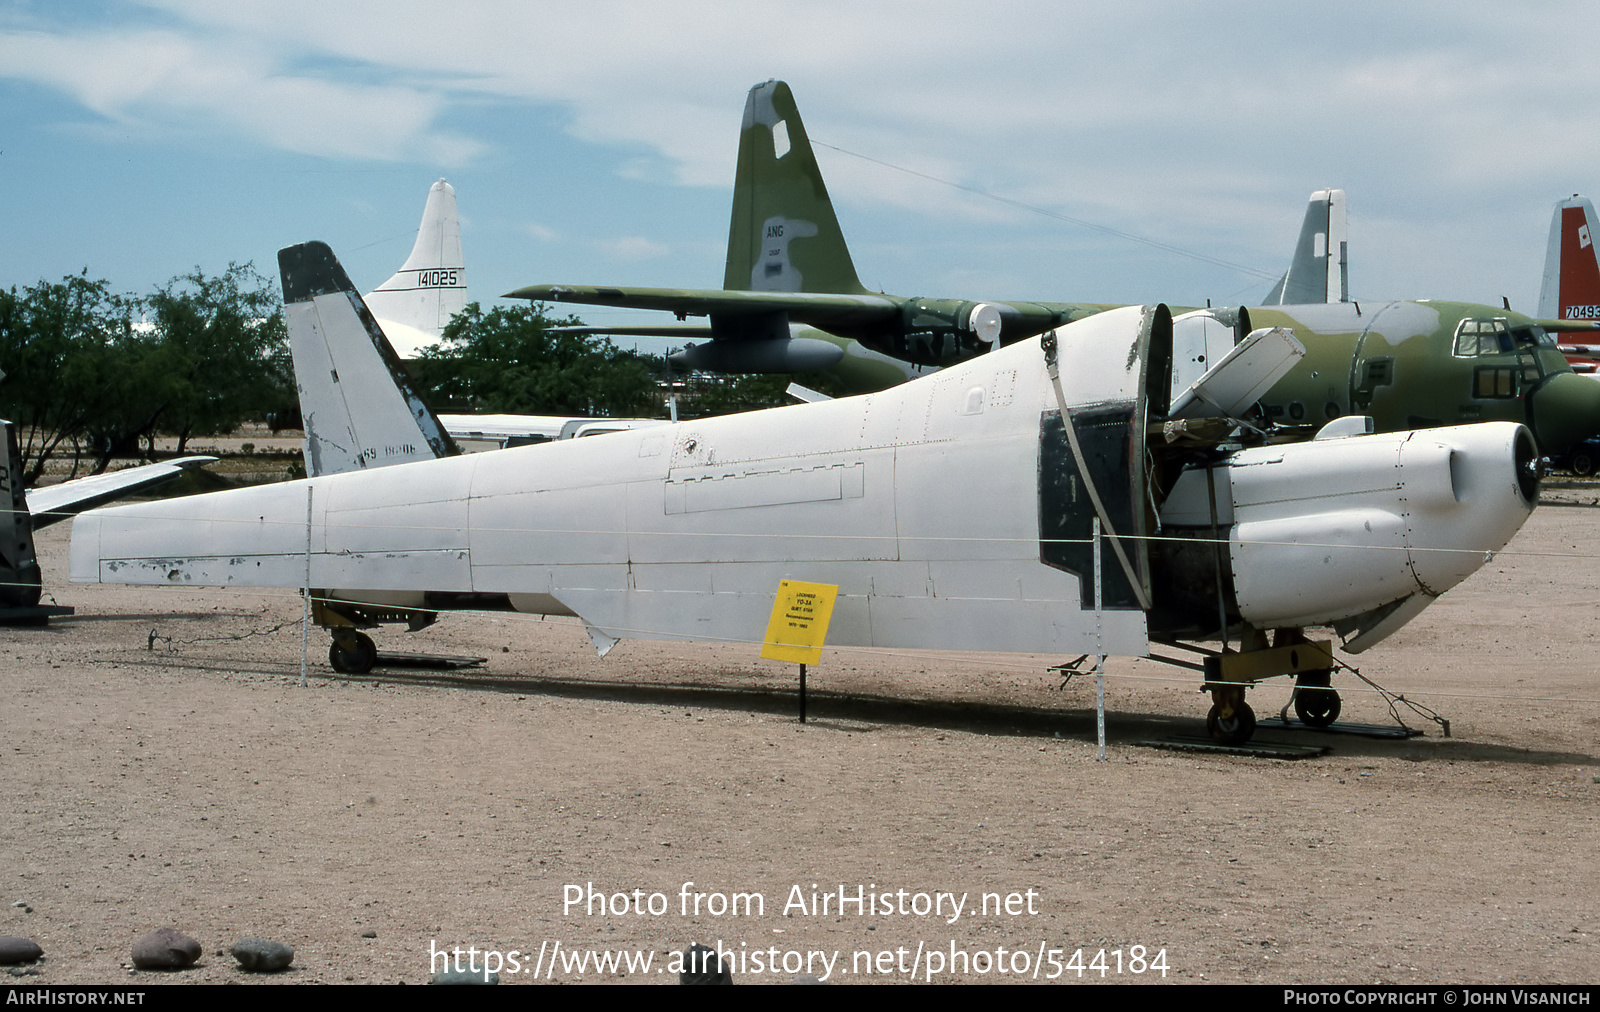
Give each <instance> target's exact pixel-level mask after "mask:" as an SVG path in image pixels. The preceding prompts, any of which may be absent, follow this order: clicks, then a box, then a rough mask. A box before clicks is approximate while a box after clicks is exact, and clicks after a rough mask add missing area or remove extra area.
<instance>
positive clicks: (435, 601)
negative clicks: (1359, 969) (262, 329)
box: [72, 243, 1538, 742]
mask: <svg viewBox="0 0 1600 1012" xmlns="http://www.w3.org/2000/svg"><path fill="white" fill-rule="evenodd" d="M280 263H281V264H283V265H285V270H286V272H287V273H290V274H293V272H295V271H298V270H302V269H303V270H304V271H305V272H306V274H305V276H304V277H294V276H291V277H288V278H286V280H285V291H286V292H288V293H291V295H292V298H291V300H290V301H291V302H292V303H293V304H294V305H293V306H292V307H291V312H292V313H300V312H315V314H316V315H317V317H318V319H319V320H320V321H321V325H320V328H319V329H320V332H321V333H322V334H323V335H324V337H325V339H326V340H327V341H329V342H330V343H333V342H339V341H342V340H344V339H347V338H349V337H351V336H352V335H354V336H355V337H356V338H358V339H359V340H358V341H357V347H363V346H364V347H365V348H367V349H370V348H371V347H372V343H371V341H370V340H369V339H368V334H367V330H366V327H365V326H364V323H365V321H366V320H370V315H369V314H364V313H363V311H362V307H361V304H360V300H359V298H358V297H356V295H355V292H354V290H353V289H351V288H350V287H349V282H348V280H347V279H345V278H344V277H343V272H342V271H338V270H337V269H336V267H337V262H336V261H335V260H334V259H333V256H332V253H331V252H330V251H328V250H327V248H326V247H325V246H322V245H321V244H319V243H311V244H306V245H305V246H301V247H294V248H291V249H289V250H285V251H284V252H283V253H282V254H280ZM291 319H294V316H291ZM337 319H343V320H344V321H345V322H344V323H341V324H337V325H335V324H334V323H333V321H334V320H337ZM352 320H353V321H355V322H354V323H352V322H351V321H352ZM1283 342H1284V338H1283V337H1280V336H1278V335H1276V334H1275V333H1273V332H1268V333H1267V334H1265V335H1263V337H1261V338H1260V339H1259V340H1257V341H1255V342H1252V349H1251V350H1247V351H1246V352H1241V353H1240V354H1239V355H1237V356H1230V357H1229V360H1228V361H1225V362H1220V363H1218V364H1217V365H1216V367H1215V368H1214V370H1213V371H1212V372H1211V373H1208V374H1207V376H1206V377H1204V378H1203V380H1202V382H1201V383H1200V384H1197V385H1196V388H1197V389H1196V391H1195V395H1194V396H1189V397H1187V398H1185V400H1187V401H1188V403H1189V404H1190V405H1191V408H1190V411H1191V412H1200V413H1203V412H1204V411H1205V409H1204V408H1202V407H1201V406H1202V405H1206V404H1210V403H1216V402H1219V401H1223V402H1225V401H1226V400H1227V398H1224V397H1222V396H1221V395H1219V394H1216V392H1215V391H1216V390H1218V389H1221V388H1225V387H1231V388H1233V389H1235V390H1236V391H1240V392H1241V393H1240V394H1239V396H1249V391H1250V390H1251V389H1253V388H1254V387H1256V386H1259V384H1260V382H1263V381H1264V380H1263V379H1262V377H1261V376H1260V375H1257V376H1254V377H1252V376H1243V377H1241V376H1240V375H1239V374H1238V371H1239V370H1243V371H1244V372H1246V373H1248V372H1251V371H1252V370H1256V371H1259V369H1258V366H1257V365H1256V364H1255V363H1256V362H1257V361H1258V360H1260V359H1261V358H1262V357H1263V355H1262V354H1260V352H1261V349H1262V348H1270V347H1271V346H1273V345H1274V344H1278V345H1280V346H1282V345H1283ZM1291 343H1292V340H1291ZM1170 354H1171V320H1170V316H1169V314H1168V312H1167V310H1166V308H1165V307H1163V306H1148V307H1130V308H1127V309H1120V310H1113V311H1109V312H1106V313H1102V314H1098V315H1096V316H1093V317H1090V318H1088V319H1085V320H1083V321H1081V322H1078V323H1074V324H1072V325H1070V326H1067V327H1063V328H1060V329H1059V330H1057V331H1055V332H1052V333H1050V334H1047V335H1045V336H1043V337H1034V338H1030V339H1026V340H1021V341H1018V342H1016V343H1014V344H1011V345H1008V346H1006V347H1004V348H999V349H996V350H995V351H992V352H990V353H989V354H987V355H984V356H982V357H980V358H977V359H974V360H971V361H969V362H965V363H962V364H960V365H957V366H954V367H951V368H947V369H944V370H942V371H940V372H938V373H936V374H934V375H932V376H929V377H926V378H924V379H920V380H914V381H912V382H910V383H906V384H903V385H901V386H897V387H894V388H892V389H890V390H886V391H883V392H881V393H876V394H870V395H865V396H861V397H851V398H844V399H839V400H830V401H822V402H818V403H811V404H800V405H794V406H790V407H784V408H775V409H771V410H768V411H760V412H752V413H749V414H743V415H733V416H726V417H721V418H713V419H706V420H700V421H693V422H684V423H679V424H674V425H670V426H660V427H655V428H647V429H638V430H634V431H631V432H620V433H615V434H613V435H611V436H609V437H608V438H606V439H595V440H567V441H562V442H551V443H545V444H541V445H538V446H528V447H521V448H516V449H506V450H500V451H495V452H490V453H480V454H470V455H461V456H453V457H445V458H438V459H421V460H417V461H415V462H412V463H406V464H399V465H396V466H391V467H380V468H372V469H366V468H363V469H360V470H356V471H351V472H346V473H341V474H329V475H325V476H322V477H315V478H310V479H307V480H304V481H298V482H287V483H283V484H278V485H271V486H265V487H259V488H250V489H240V490H234V491H228V492H220V493H214V494H210V495H203V496H195V497H191V498H188V499H183V500H176V501H168V502H163V503H155V504H149V505H136V506H123V507H117V508H111V509H103V510H97V511H94V512H92V513H87V514H84V515H83V516H80V517H79V518H78V519H77V520H76V521H75V522H74V529H73V537H72V578H73V579H74V580H78V581H90V582H96V581H98V582H104V583H128V584H142V585H171V584H181V585H206V586H250V587H282V588H298V587H304V586H307V584H308V583H309V588H310V589H311V591H312V593H313V595H314V597H315V598H316V600H317V601H318V612H319V620H321V621H323V622H324V624H328V625H333V626H341V625H342V628H335V643H334V647H333V650H332V652H331V655H330V659H331V660H333V661H334V662H335V666H336V667H338V668H340V669H343V670H362V669H364V667H365V666H370V664H371V662H372V655H373V652H374V651H373V646H372V643H371V640H370V639H368V638H367V637H365V636H364V635H359V634H356V633H354V627H355V626H356V625H360V624H366V625H371V624H373V623H374V622H376V621H379V620H383V619H385V618H387V620H389V621H396V620H403V619H404V617H405V616H406V615H407V614H415V613H420V614H424V615H426V614H428V613H431V612H433V611H437V610H440V609H445V608H476V609H484V608H502V609H515V610H517V611H522V612H529V613H540V614H550V615H575V616H577V617H579V618H580V619H581V620H582V621H583V622H584V623H585V624H586V626H587V627H588V629H589V631H590V635H591V637H592V638H593V639H594V641H595V644H596V646H597V647H599V648H601V650H602V652H604V650H605V649H608V648H609V646H610V645H611V644H613V643H615V642H616V641H617V640H618V639H620V638H623V637H644V638H660V639H697V638H707V639H717V640H724V641H746V642H758V641H760V640H761V639H762V636H763V631H764V630H765V628H766V624H767V619H768V613H769V612H770V610H771V608H772V604H773V600H774V596H775V593H776V591H777V588H778V582H779V580H781V579H798V580H807V581H814V582H819V583H826V584H835V585H837V586H838V588H839V597H838V600H837V603H836V605H835V608H834V612H833V620H832V625H831V627H830V630H829V642H830V643H832V644H833V645H836V646H874V647H895V648H929V649H942V650H984V651H1025V652H1040V653H1062V654H1068V655H1071V654H1094V655H1106V654H1132V655H1141V656H1142V655H1146V654H1148V653H1149V650H1150V646H1151V644H1152V642H1158V641H1159V642H1176V641H1179V640H1183V641H1185V642H1187V641H1192V640H1197V639H1201V638H1205V637H1218V636H1220V637H1223V638H1224V644H1225V645H1227V643H1228V642H1229V640H1230V639H1232V640H1234V641H1236V642H1237V643H1238V649H1237V650H1225V651H1222V652H1220V653H1219V652H1218V651H1215V650H1207V649H1205V648H1203V647H1199V646H1192V647H1191V648H1192V649H1196V650H1198V651H1200V652H1202V653H1205V654H1207V656H1208V663H1207V667H1208V671H1209V673H1208V676H1207V681H1206V683H1205V684H1206V688H1207V689H1209V690H1210V691H1211V693H1212V695H1213V698H1214V701H1215V705H1214V706H1213V707H1212V711H1211V714H1210V716H1209V718H1208V726H1209V727H1210V729H1211V731H1212V733H1213V735H1214V736H1215V737H1217V738H1218V739H1219V740H1223V741H1230V742H1239V741H1243V740H1245V739H1247V738H1248V737H1249V736H1250V734H1251V732H1252V731H1253V729H1254V716H1253V714H1252V713H1251V710H1250V708H1249V706H1248V704H1247V703H1246V702H1245V699H1244V694H1245V693H1244V690H1245V687H1246V686H1247V685H1249V684H1251V683H1253V682H1254V681H1257V680H1259V679H1261V678H1265V677H1270V676H1275V675H1284V674H1294V675H1297V676H1299V677H1300V679H1301V681H1302V684H1304V685H1306V686H1308V687H1309V688H1308V690H1305V691H1302V692H1301V693H1300V695H1301V696H1304V697H1305V700H1304V701H1303V705H1301V706H1300V707H1299V709H1300V710H1301V713H1302V716H1304V717H1307V718H1308V719H1309V720H1311V721H1313V722H1317V723H1326V722H1327V721H1328V720H1331V719H1332V717H1333V715H1336V714H1337V711H1338V697H1337V695H1336V693H1335V692H1334V691H1333V690H1332V689H1330V688H1326V686H1327V685H1328V681H1327V678H1328V675H1329V674H1330V670H1329V669H1330V668H1332V667H1333V665H1334V661H1333V658H1332V647H1331V643H1329V642H1326V641H1323V642H1311V641H1309V640H1308V639H1307V638H1306V637H1305V635H1304V630H1305V629H1307V628H1311V627H1318V626H1332V627H1333V628H1334V629H1335V630H1336V631H1337V632H1338V634H1339V635H1340V636H1341V637H1343V639H1344V648H1345V649H1346V650H1349V651H1352V652H1354V651H1360V650H1363V649H1365V648H1367V647H1369V646H1371V645H1372V644H1374V643H1376V642H1378V641H1380V640H1381V639H1383V638H1384V637H1386V636H1387V635H1389V634H1390V633H1392V632H1393V631H1394V630H1395V629H1397V628H1399V627H1400V626H1401V625H1403V624H1404V623H1405V622H1406V621H1408V620H1409V619H1410V618H1411V617H1413V616H1414V615H1416V614H1417V613H1418V612H1419V611H1420V610H1421V609H1422V608H1424V607H1425V606H1426V605H1427V604H1428V603H1430V602H1431V601H1433V600H1434V599H1435V598H1436V597H1437V596H1438V595H1440V594H1442V593H1443V592H1444V591H1446V590H1447V589H1449V588H1450V587H1452V586H1454V585H1455V584H1456V583H1458V582H1460V581H1461V580H1462V579H1464V578H1465V577H1466V576H1467V575H1469V574H1470V573H1472V572H1473V571H1475V570H1476V569H1477V568H1478V567H1479V566H1481V565H1482V564H1483V562H1484V561H1485V560H1486V559H1487V558H1488V557H1490V555H1491V554H1492V553H1493V552H1495V551H1497V550H1498V549H1500V548H1501V547H1503V546H1504V545H1505V543H1506V542H1507V541H1508V540H1509V539H1510V538H1511V536H1512V535H1513V534H1514V533H1515V532H1516V531H1517V529H1518V528H1519V527H1520V526H1521V525H1522V523H1523V521H1524V520H1525V519H1526V518H1527V517H1528V515H1529V513H1530V511H1531V510H1532V509H1533V505H1534V502H1535V499H1536V496H1537V491H1538V478H1537V471H1536V469H1535V467H1534V463H1535V449H1534V444H1533V441H1532V438H1531V436H1530V435H1529V433H1528V431H1527V430H1526V429H1525V428H1524V427H1522V426H1520V425H1516V424H1512V423H1483V424H1477V425H1464V426H1454V427H1446V428H1438V429H1431V430H1427V431H1425V432H1401V433H1390V434H1384V435H1349V434H1346V433H1349V432H1350V431H1351V430H1352V425H1351V424H1350V423H1351V421H1352V420H1351V419H1343V420H1341V421H1339V422H1335V423H1332V424H1331V425H1330V426H1329V428H1328V429H1327V430H1325V431H1324V433H1323V434H1322V435H1323V437H1324V438H1319V439H1316V440H1314V441H1310V442H1306V443H1300V444H1293V445H1279V446H1259V447H1254V448H1238V444H1237V443H1236V442H1233V441H1231V440H1232V436H1231V435H1230V434H1231V433H1232V432H1234V431H1235V429H1236V427H1237V426H1236V422H1235V420H1233V419H1227V418H1223V419H1215V418H1213V419H1206V418H1199V417H1170V416H1169V405H1170V404H1171V402H1172V400H1173V398H1172V397H1171V394H1170V386H1169V382H1170V372H1169V370H1168V367H1167V362H1168V360H1169V357H1170ZM333 355H334V357H336V358H337V357H339V355H340V352H339V351H338V350H337V349H335V351H334V352H333ZM1264 357H1267V358H1274V357H1281V356H1264ZM373 358H374V360H375V358H376V357H375V356H374V357H373ZM1274 367H1276V366H1274ZM1207 390H1210V391H1211V392H1210V393H1207V392H1206V391H1207ZM408 417H414V416H409V415H408ZM413 433H414V436H413V442H414V443H416V444H417V445H419V446H421V445H425V444H427V442H428V438H427V435H426V433H425V431H424V429H423V428H421V427H415V426H414V427H413ZM389 441H390V442H394V441H395V440H393V439H392V438H391V439H390V440H389ZM432 452H437V451H436V450H435V451H432ZM1097 522H1098V527H1099V529H1100V530H1101V531H1103V532H1104V545H1105V547H1106V552H1105V565H1104V567H1103V575H1101V576H1100V578H1099V580H1098V585H1097V579H1096V574H1097V571H1100V570H1101V567H1097V566H1096V561H1097V555H1098V553H1097V551H1096V547H1097V543H1096V542H1095V541H1094V539H1093V534H1092V532H1093V530H1094V529H1095V527H1096V523H1097ZM411 610H414V611H411ZM330 616H331V618H330ZM424 624H425V623H424ZM1269 630H1270V631H1271V635H1270V638H1269V633H1268V631H1269Z"/></svg>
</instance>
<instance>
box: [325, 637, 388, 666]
mask: <svg viewBox="0 0 1600 1012" xmlns="http://www.w3.org/2000/svg"><path fill="white" fill-rule="evenodd" d="M377 661H378V647H377V645H376V644H374V643H373V642H372V637H371V636H368V635H367V634H366V633H362V632H356V631H355V630H354V629H339V630H336V631H335V632H334V634H333V645H332V646H330V647H328V663H329V664H330V665H332V666H333V670H335V671H337V672H339V673H340V674H341V675H364V674H366V673H367V672H369V671H371V670H372V666H373V665H374V664H376V663H377Z"/></svg>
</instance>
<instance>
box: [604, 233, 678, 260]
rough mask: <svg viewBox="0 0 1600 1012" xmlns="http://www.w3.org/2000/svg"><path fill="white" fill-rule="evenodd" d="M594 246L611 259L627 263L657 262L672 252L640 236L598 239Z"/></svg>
mask: <svg viewBox="0 0 1600 1012" xmlns="http://www.w3.org/2000/svg"><path fill="white" fill-rule="evenodd" d="M594 246H595V248H596V249H598V250H600V251H601V252H603V253H605V254H607V255H608V256H610V257H612V258H613V259H616V260H623V261H628V262H637V261H640V260H658V259H660V258H661V257H664V256H667V255H669V254H670V253H671V252H672V250H671V249H670V248H669V247H667V246H664V245H662V244H661V243H659V242H656V241H655V240H653V239H649V238H646V237H645V236H642V235H628V236H623V237H621V238H619V239H598V240H595V243H594Z"/></svg>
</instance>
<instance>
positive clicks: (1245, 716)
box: [1206, 700, 1256, 745]
mask: <svg viewBox="0 0 1600 1012" xmlns="http://www.w3.org/2000/svg"><path fill="white" fill-rule="evenodd" d="M1221 713H1222V708H1221V707H1220V706H1213V707H1212V708H1211V712H1210V713H1208V714H1206V731H1207V732H1208V733H1209V734H1210V735H1211V740H1212V741H1214V742H1216V743H1217V744H1218V745H1243V744H1244V743H1245V742H1247V741H1249V740H1250V736H1251V735H1253V734H1255V733H1256V712H1255V711H1254V710H1252V709H1250V704H1248V703H1246V702H1244V701H1242V700H1241V701H1240V702H1237V703H1235V704H1233V716H1231V717H1229V718H1228V719H1226V720H1224V719H1222V717H1221Z"/></svg>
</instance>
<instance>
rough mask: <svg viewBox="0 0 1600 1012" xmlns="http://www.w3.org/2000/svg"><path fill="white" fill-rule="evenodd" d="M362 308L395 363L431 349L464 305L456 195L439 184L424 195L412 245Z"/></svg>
mask: <svg viewBox="0 0 1600 1012" xmlns="http://www.w3.org/2000/svg"><path fill="white" fill-rule="evenodd" d="M366 302H367V308H368V309H370V310H372V315H373V316H375V317H377V319H378V323H379V324H380V325H381V326H382V327H383V331H384V333H385V334H387V335H388V337H389V341H390V342H391V343H392V344H393V345H394V350H395V352H396V353H397V354H398V355H399V356H400V357H401V358H415V357H416V354H417V352H418V351H420V350H421V349H423V348H425V347H427V346H428V345H430V344H434V343H435V342H437V341H438V340H439V335H440V334H441V333H442V332H443V331H444V327H445V324H447V323H449V322H450V318H451V317H452V316H454V315H456V314H457V313H459V312H461V310H462V309H464V308H465V307H466V305H467V273H466V269H465V267H463V266H462V258H461V219H460V217H459V216H458V215H457V213H456V191H455V189H454V188H453V187H452V186H451V185H450V184H449V183H447V182H445V181H444V180H443V179H441V180H439V181H438V182H437V183H434V184H433V186H432V187H431V188H429V190H428V203H427V206H426V207H424V208H423V209H422V226H421V227H420V228H418V229H417V241H416V244H415V245H413V246H412V247H411V255H410V256H409V257H407V258H406V262H405V265H404V266H402V267H401V268H400V270H399V272H397V273H396V274H395V276H394V277H392V278H390V279H389V280H388V281H385V282H384V283H383V284H381V285H379V286H378V287H377V288H375V289H373V290H372V291H371V292H368V293H367V297H366Z"/></svg>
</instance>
